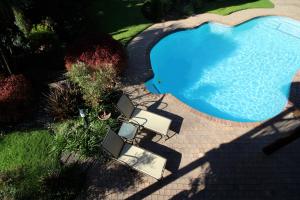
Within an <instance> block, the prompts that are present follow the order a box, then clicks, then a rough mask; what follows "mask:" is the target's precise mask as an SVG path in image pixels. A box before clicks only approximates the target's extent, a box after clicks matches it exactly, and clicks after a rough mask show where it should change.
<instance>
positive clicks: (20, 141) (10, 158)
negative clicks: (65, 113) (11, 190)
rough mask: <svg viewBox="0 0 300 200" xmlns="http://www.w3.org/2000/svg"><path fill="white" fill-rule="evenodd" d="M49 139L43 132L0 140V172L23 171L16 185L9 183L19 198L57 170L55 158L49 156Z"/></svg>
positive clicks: (16, 134) (23, 133) (50, 140)
mask: <svg viewBox="0 0 300 200" xmlns="http://www.w3.org/2000/svg"><path fill="white" fill-rule="evenodd" d="M52 139H53V137H52V136H51V135H50V134H49V133H48V131H46V130H35V131H26V132H13V133H10V134H9V135H7V136H2V137H0V172H1V173H4V172H7V171H14V170H16V169H22V170H23V173H22V174H23V175H21V178H20V179H19V180H18V182H13V183H12V184H13V187H15V188H17V191H18V192H20V193H21V195H28V194H30V193H31V192H35V191H37V190H38V187H39V185H40V184H39V180H40V177H41V176H43V175H46V174H47V173H48V172H50V171H52V170H55V169H58V168H59V162H58V159H57V157H56V156H55V155H50V154H49V151H50V144H51V142H52ZM0 183H1V182H0ZM0 187H1V184H0ZM0 189H1V188H0ZM0 199H1V192H0Z"/></svg>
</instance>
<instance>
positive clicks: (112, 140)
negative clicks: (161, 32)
mask: <svg viewBox="0 0 300 200" xmlns="http://www.w3.org/2000/svg"><path fill="white" fill-rule="evenodd" d="M102 147H103V148H104V150H105V151H106V152H108V153H109V154H111V155H112V156H113V157H114V158H115V159H116V160H117V161H119V162H121V163H123V164H127V165H128V166H129V167H131V168H133V169H135V170H137V171H139V172H142V173H144V174H147V175H149V176H152V177H153V178H155V179H157V180H159V179H161V178H162V176H163V172H164V169H165V165H166V162H167V160H166V159H165V158H163V157H161V156H159V155H156V154H154V153H152V152H150V151H147V150H144V149H142V148H140V147H137V146H134V145H131V144H128V143H125V142H124V141H123V139H122V138H121V137H120V136H118V135H117V134H116V133H115V132H114V131H112V130H111V129H109V131H108V133H107V135H106V136H105V138H104V140H103V142H102Z"/></svg>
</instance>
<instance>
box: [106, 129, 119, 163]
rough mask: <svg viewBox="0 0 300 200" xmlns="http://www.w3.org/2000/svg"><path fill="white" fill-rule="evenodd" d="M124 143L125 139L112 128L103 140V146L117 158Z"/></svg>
mask: <svg viewBox="0 0 300 200" xmlns="http://www.w3.org/2000/svg"><path fill="white" fill-rule="evenodd" d="M124 144H125V142H124V140H123V139H122V138H121V137H120V136H118V135H117V134H116V133H115V132H114V131H113V130H111V129H109V130H108V132H107V134H106V136H105V138H104V139H103V141H102V147H103V148H104V149H105V150H106V151H107V152H108V153H110V154H111V155H112V156H113V157H115V158H118V157H119V155H120V153H121V151H122V148H123V146H124Z"/></svg>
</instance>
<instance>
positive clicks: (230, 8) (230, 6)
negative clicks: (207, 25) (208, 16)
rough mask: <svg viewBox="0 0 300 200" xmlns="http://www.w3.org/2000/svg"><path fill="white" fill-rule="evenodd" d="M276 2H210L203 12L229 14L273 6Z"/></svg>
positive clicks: (231, 0) (232, 0)
mask: <svg viewBox="0 0 300 200" xmlns="http://www.w3.org/2000/svg"><path fill="white" fill-rule="evenodd" d="M273 7H274V4H273V3H272V2H271V1H270V0H257V1H255V0H254V1H251V0H250V1H249V0H230V1H225V0H224V1H219V2H209V3H206V4H205V8H204V9H203V10H202V11H203V12H209V13H214V14H218V15H229V14H231V13H234V12H237V11H240V10H246V9H252V8H273Z"/></svg>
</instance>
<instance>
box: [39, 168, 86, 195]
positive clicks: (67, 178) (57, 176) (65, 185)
mask: <svg viewBox="0 0 300 200" xmlns="http://www.w3.org/2000/svg"><path fill="white" fill-rule="evenodd" d="M85 180H86V173H85V172H84V171H83V170H82V169H81V168H80V165H79V164H72V165H69V166H66V167H64V168H62V169H61V170H60V171H56V172H52V173H51V174H49V175H48V176H47V177H44V178H42V180H41V182H42V189H41V194H40V199H44V200H48V199H56V200H60V199H63V200H68V199H70V200H71V199H75V198H76V197H77V196H78V195H79V194H80V192H81V191H82V190H83V189H84V185H85Z"/></svg>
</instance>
